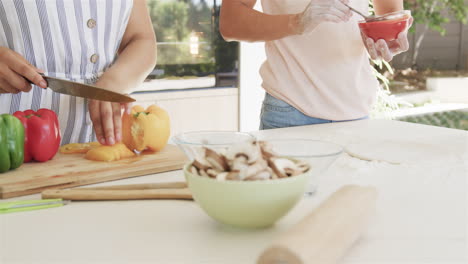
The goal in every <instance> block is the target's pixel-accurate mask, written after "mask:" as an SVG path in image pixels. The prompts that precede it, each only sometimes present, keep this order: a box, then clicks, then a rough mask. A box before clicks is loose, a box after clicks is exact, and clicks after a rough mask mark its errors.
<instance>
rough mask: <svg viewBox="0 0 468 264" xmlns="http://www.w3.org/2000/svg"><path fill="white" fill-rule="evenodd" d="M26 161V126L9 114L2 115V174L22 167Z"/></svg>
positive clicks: (0, 128) (0, 167)
mask: <svg viewBox="0 0 468 264" xmlns="http://www.w3.org/2000/svg"><path fill="white" fill-rule="evenodd" d="M23 160H24V126H23V124H22V123H21V121H20V120H19V119H18V118H16V117H14V116H12V115H9V114H2V115H0V173H2V172H6V171H9V170H13V169H16V168H18V167H19V166H21V164H23Z"/></svg>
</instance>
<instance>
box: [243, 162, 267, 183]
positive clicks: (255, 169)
mask: <svg viewBox="0 0 468 264" xmlns="http://www.w3.org/2000/svg"><path fill="white" fill-rule="evenodd" d="M267 168H268V164H267V162H266V161H265V160H263V159H259V160H257V162H255V163H254V164H252V165H250V166H249V167H247V170H245V171H241V178H242V179H247V178H249V177H251V176H254V175H256V174H257V173H259V172H261V171H263V170H266V169H267Z"/></svg>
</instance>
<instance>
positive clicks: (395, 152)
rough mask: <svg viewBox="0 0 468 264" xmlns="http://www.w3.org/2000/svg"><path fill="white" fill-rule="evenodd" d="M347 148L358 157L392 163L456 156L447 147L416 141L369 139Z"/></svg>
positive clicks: (350, 153)
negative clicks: (374, 140) (375, 140)
mask: <svg viewBox="0 0 468 264" xmlns="http://www.w3.org/2000/svg"><path fill="white" fill-rule="evenodd" d="M345 149H346V152H347V153H348V154H349V155H350V156H352V157H355V158H358V159H362V160H367V161H377V162H379V161H380V162H387V163H391V164H414V163H421V162H433V161H441V160H443V159H453V158H456V156H455V155H454V154H453V153H451V152H450V151H449V150H447V149H443V148H441V147H439V146H435V145H432V144H428V143H416V142H402V141H379V142H372V141H367V142H364V143H359V144H358V143H352V144H349V145H348V146H347V147H346V148H345Z"/></svg>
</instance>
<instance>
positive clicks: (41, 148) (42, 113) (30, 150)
mask: <svg viewBox="0 0 468 264" xmlns="http://www.w3.org/2000/svg"><path fill="white" fill-rule="evenodd" d="M13 115H14V116H15V117H17V118H18V119H19V120H20V121H21V123H23V126H24V131H25V133H24V137H25V138H24V162H30V161H31V160H35V161H41V162H44V161H48V160H50V159H52V158H53V157H54V156H55V154H56V153H57V151H58V149H59V147H60V140H61V137H60V128H59V122H58V118H57V115H56V114H55V112H54V111H52V110H49V109H44V108H42V109H39V110H37V112H34V111H33V110H26V111H24V112H21V111H16V112H15V113H14V114H13Z"/></svg>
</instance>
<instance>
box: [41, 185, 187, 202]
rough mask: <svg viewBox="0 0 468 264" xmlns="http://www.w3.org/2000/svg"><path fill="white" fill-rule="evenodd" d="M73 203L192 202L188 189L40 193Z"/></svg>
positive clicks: (50, 190)
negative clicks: (122, 201) (100, 201)
mask: <svg viewBox="0 0 468 264" xmlns="http://www.w3.org/2000/svg"><path fill="white" fill-rule="evenodd" d="M59 198H62V199H64V200H73V201H99V200H143V199H182V200H193V198H192V194H191V193H190V191H189V189H187V188H183V189H148V190H86V189H84V188H83V189H68V190H57V189H49V190H44V191H43V192H42V199H59Z"/></svg>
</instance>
